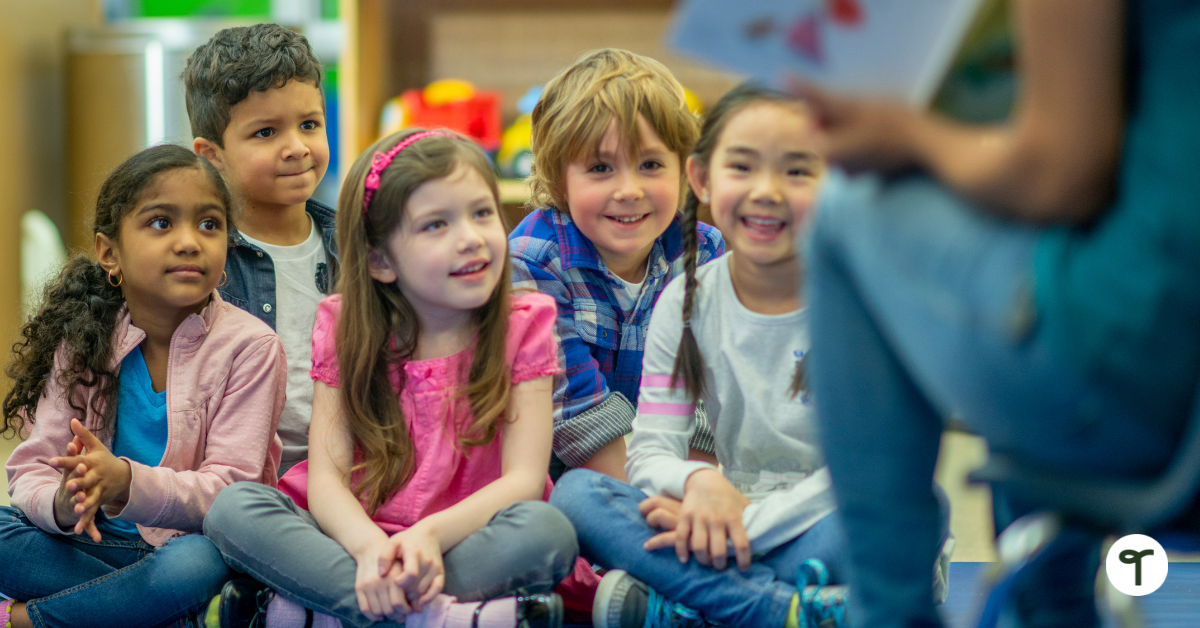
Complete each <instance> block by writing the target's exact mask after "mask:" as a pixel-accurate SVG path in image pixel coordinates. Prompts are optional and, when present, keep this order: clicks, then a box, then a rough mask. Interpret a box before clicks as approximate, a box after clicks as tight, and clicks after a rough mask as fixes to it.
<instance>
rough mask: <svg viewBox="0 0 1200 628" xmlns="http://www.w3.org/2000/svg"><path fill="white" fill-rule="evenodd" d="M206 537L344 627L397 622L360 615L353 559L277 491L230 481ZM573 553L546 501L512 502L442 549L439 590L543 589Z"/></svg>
mask: <svg viewBox="0 0 1200 628" xmlns="http://www.w3.org/2000/svg"><path fill="white" fill-rule="evenodd" d="M204 534H206V535H208V537H209V538H211V539H212V540H213V543H215V544H216V545H217V547H219V548H220V549H221V553H222V554H224V556H225V560H226V561H227V562H228V563H229V565H230V566H231V567H233V568H234V569H237V570H238V571H243V572H245V573H248V574H250V575H251V576H253V577H254V578H255V579H257V580H258V581H260V582H262V583H264V584H267V585H269V586H270V587H271V588H272V589H275V591H276V592H278V593H280V594H281V595H284V596H285V597H287V598H289V599H291V600H293V601H295V602H296V603H297V604H300V605H301V606H304V607H306V608H311V609H314V610H316V611H318V612H320V613H324V614H326V615H333V616H335V617H337V618H338V619H340V620H342V622H343V623H344V624H346V625H347V626H371V625H378V626H395V625H397V624H395V623H393V622H382V623H379V624H375V622H373V621H371V619H370V618H368V617H367V616H366V615H363V614H362V612H361V611H360V610H359V608H358V600H357V598H356V597H355V593H354V577H355V573H356V567H357V563H356V562H355V561H354V558H353V557H352V556H350V554H348V553H346V550H345V549H343V548H342V546H341V545H339V544H338V542H337V541H335V540H333V539H331V538H329V537H328V536H325V534H324V533H323V532H321V528H320V527H319V526H318V525H317V521H316V519H314V518H313V516H312V515H311V514H309V512H308V511H307V510H304V509H303V508H300V507H299V506H297V505H296V503H295V502H294V501H292V500H291V498H289V497H288V496H287V495H284V494H283V493H281V492H280V491H279V490H278V489H275V488H271V487H269V486H263V485H262V484H256V483H254V482H238V483H236V484H232V485H230V486H229V488H226V489H225V490H223V491H221V493H220V494H219V495H218V496H217V499H216V500H215V501H214V502H213V505H212V508H210V509H209V511H208V515H207V516H206V517H205V518H204ZM578 554H579V546H578V544H577V543H576V541H575V530H574V529H572V528H571V524H570V523H568V522H567V520H566V518H565V517H563V516H562V514H561V513H559V512H558V511H556V510H554V509H553V508H551V507H550V505H549V504H546V503H545V502H534V501H529V502H517V503H515V504H512V505H510V506H508V507H507V508H504V509H503V510H501V511H500V512H498V513H496V515H495V516H493V517H492V519H491V521H489V522H488V523H487V525H485V526H484V527H483V528H481V529H480V530H478V531H476V532H475V533H473V534H471V535H470V536H468V537H467V538H466V539H464V540H463V541H462V542H461V543H459V544H458V545H455V546H454V547H453V548H451V549H450V550H449V551H447V552H446V553H445V554H443V556H442V560H443V564H444V565H445V568H446V584H445V587H444V591H445V592H446V593H447V594H449V595H453V596H455V597H457V598H458V599H459V600H460V601H463V602H468V601H475V600H486V599H491V598H495V597H502V596H505V595H513V594H516V593H519V592H525V593H543V592H548V591H550V590H552V589H553V588H554V586H555V585H557V584H558V582H559V581H560V580H562V579H563V578H565V577H566V576H567V575H568V574H570V573H571V570H572V569H574V567H575V558H576V557H577V556H578Z"/></svg>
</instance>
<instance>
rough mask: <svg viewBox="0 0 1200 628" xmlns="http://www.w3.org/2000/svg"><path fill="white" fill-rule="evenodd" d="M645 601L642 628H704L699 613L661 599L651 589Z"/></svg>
mask: <svg viewBox="0 0 1200 628" xmlns="http://www.w3.org/2000/svg"><path fill="white" fill-rule="evenodd" d="M646 592H647V593H648V594H649V595H648V596H647V598H648V599H647V600H646V623H644V624H642V628H704V627H705V626H706V624H705V623H704V619H703V618H702V617H700V613H698V612H696V611H694V610H692V609H690V608H688V607H686V606H684V605H683V604H679V603H676V602H672V601H671V600H668V599H667V598H665V597H663V596H662V594H661V593H659V592H658V591H655V590H654V589H653V588H651V587H646Z"/></svg>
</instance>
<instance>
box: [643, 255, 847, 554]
mask: <svg viewBox="0 0 1200 628" xmlns="http://www.w3.org/2000/svg"><path fill="white" fill-rule="evenodd" d="M729 259H730V254H726V255H724V256H722V257H720V258H717V259H715V260H713V261H711V262H709V263H708V264H705V265H704V266H701V267H700V268H698V269H697V270H696V280H697V282H698V284H699V286H698V289H697V293H696V301H695V310H694V314H693V318H692V332H693V333H694V334H695V336H696V341H697V344H698V345H699V347H700V353H701V355H703V356H704V362H705V367H706V368H705V388H706V392H705V395H704V397H703V398H702V400H703V402H704V408H705V410H707V411H708V422H709V424H710V425H711V426H712V432H713V439H714V441H715V443H716V451H717V460H719V461H720V462H721V466H722V472H723V473H724V474H725V477H726V478H728V479H729V480H730V482H732V483H733V484H734V486H736V487H737V488H738V489H739V490H741V491H742V492H743V493H744V494H745V495H746V496H747V497H749V498H750V500H751V501H752V502H753V503H752V504H751V505H749V506H747V507H746V509H745V510H744V511H743V512H742V523H743V524H744V525H745V527H746V535H747V536H748V537H749V538H750V546H751V548H752V549H753V550H754V553H756V554H761V553H764V552H768V551H770V550H772V549H774V548H776V547H778V546H780V545H782V544H784V543H786V542H788V541H790V540H791V539H794V538H796V537H797V536H799V535H800V534H801V533H803V532H804V531H805V530H807V529H808V528H810V527H811V526H812V525H813V524H815V523H816V522H817V521H820V520H821V518H823V517H824V516H826V515H828V514H829V513H831V512H833V509H834V503H833V493H832V491H831V489H830V481H829V471H828V469H827V468H826V467H825V462H824V460H823V457H822V455H821V451H820V449H819V448H818V446H817V432H816V417H815V416H814V413H813V407H812V405H811V402H810V400H809V398H808V395H807V394H805V393H800V394H797V395H795V396H792V394H791V393H790V391H789V388H790V387H791V383H792V378H793V374H794V373H795V371H796V363H797V362H798V361H799V360H801V359H802V358H803V356H804V354H805V353H806V352H807V351H808V348H809V339H808V312H807V311H806V310H804V309H799V310H796V311H793V312H789V313H787V314H778V315H766V314H759V313H756V312H752V311H750V310H749V309H747V308H746V306H744V305H742V303H741V301H739V300H738V297H737V294H736V293H735V292H734V289H733V281H732V279H731V278H730V275H729ZM684 282H685V278H684V276H683V275H680V276H679V277H676V278H675V279H673V280H672V281H671V283H670V284H668V285H667V287H666V288H665V289H664V290H663V292H662V295H661V296H659V298H658V304H657V305H655V307H654V312H653V314H651V316H650V329H649V332H648V333H647V336H646V353H645V356H644V357H643V361H642V387H641V392H640V395H639V401H638V410H637V418H635V419H634V421H633V437H632V438H631V440H630V443H629V449H628V461H627V462H626V464H625V472H626V473H627V474H628V476H629V483H630V484H633V485H634V486H636V487H638V488H640V489H642V491H643V492H645V493H646V494H647V495H668V496H670V497H674V498H676V499H683V487H684V483H685V482H686V481H687V478H688V476H689V475H691V473H692V472H694V471H697V470H699V469H703V468H710V465H709V464H708V463H706V462H698V461H692V460H687V453H688V439H689V438H691V436H692V433H693V432H694V431H695V429H696V424H695V419H694V417H693V410H692V402H691V400H690V399H689V398H688V395H687V393H686V392H684V391H683V390H682V389H681V388H672V387H671V385H670V381H671V373H672V371H673V367H674V364H675V355H676V353H677V349H678V347H679V337H680V335H681V334H682V333H683V325H682V322H681V318H682V311H683V287H684Z"/></svg>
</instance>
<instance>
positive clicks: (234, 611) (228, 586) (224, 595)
mask: <svg viewBox="0 0 1200 628" xmlns="http://www.w3.org/2000/svg"><path fill="white" fill-rule="evenodd" d="M274 597H275V592H274V591H272V590H271V588H270V587H268V586H267V585H265V584H263V583H261V582H259V581H257V580H254V579H253V578H245V577H243V578H234V579H233V580H230V581H229V582H226V583H225V586H224V587H221V592H220V593H219V594H217V596H216V597H214V598H213V599H212V600H211V601H209V603H208V610H207V611H206V612H205V614H204V623H203V626H204V628H250V627H251V626H265V625H266V619H267V605H268V604H270V603H271V599H272V598H274Z"/></svg>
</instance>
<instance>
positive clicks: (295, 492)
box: [204, 130, 578, 627]
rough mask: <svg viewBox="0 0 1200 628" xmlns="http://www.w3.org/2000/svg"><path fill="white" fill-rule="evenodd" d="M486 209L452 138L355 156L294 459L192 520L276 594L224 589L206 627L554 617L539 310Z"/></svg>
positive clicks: (543, 335)
mask: <svg viewBox="0 0 1200 628" xmlns="http://www.w3.org/2000/svg"><path fill="white" fill-rule="evenodd" d="M498 210H499V195H498V193H497V189H496V181H495V178H494V177H493V175H492V171H491V167H490V165H489V163H488V161H487V159H486V157H485V156H484V154H483V152H482V151H480V150H479V148H478V147H476V146H475V145H474V144H472V143H471V142H469V141H467V140H464V139H463V138H461V137H459V136H457V135H455V134H452V133H449V132H445V131H412V130H409V131H403V132H401V133H398V134H395V135H392V136H389V137H387V138H385V139H382V140H380V141H379V142H377V143H376V144H375V145H374V146H372V147H371V148H370V149H368V150H367V151H366V152H365V153H363V154H362V155H361V156H360V157H359V158H358V160H357V161H356V162H355V164H354V167H353V168H352V169H351V171H350V175H349V177H348V178H347V180H346V183H345V184H344V186H343V188H342V194H341V198H340V202H339V207H338V250H339V251H340V252H341V255H342V259H341V264H342V268H341V271H340V279H339V285H338V287H337V294H335V295H333V296H330V297H328V298H326V299H325V300H324V301H322V302H321V304H320V306H319V308H318V311H317V322H316V327H315V329H314V330H313V358H312V360H313V366H312V371H311V374H312V378H313V380H314V385H315V389H314V397H313V416H312V424H311V427H310V432H309V459H308V461H306V462H303V463H300V464H298V465H296V467H294V468H293V469H292V470H291V471H289V472H288V473H287V474H286V475H285V476H284V477H283V479H282V480H281V481H280V486H279V490H276V489H271V488H268V487H259V486H255V485H251V484H248V483H247V484H245V485H244V486H236V487H233V489H235V490H231V491H229V492H228V494H227V495H223V498H222V499H220V500H218V502H217V503H216V504H214V505H213V508H212V510H211V511H210V513H209V515H208V518H207V519H206V520H205V526H204V529H205V533H206V534H207V535H208V536H209V537H210V538H211V539H212V540H213V542H214V543H215V544H216V545H217V547H218V548H219V549H220V550H221V552H222V553H223V554H224V556H225V558H226V561H227V562H228V563H229V564H230V566H232V567H233V568H235V569H238V570H240V571H244V572H246V573H248V574H250V575H251V576H252V577H253V578H255V579H256V580H258V581H259V582H262V583H265V584H266V586H267V587H269V589H270V590H272V591H274V593H275V595H274V597H273V598H271V595H270V593H264V591H263V590H260V589H258V588H256V587H255V586H254V585H251V584H247V582H248V581H241V582H237V583H234V584H231V585H230V586H229V587H227V589H226V591H225V592H223V593H222V596H221V597H219V598H217V599H216V600H215V601H214V604H213V607H212V608H213V611H215V614H216V615H218V616H219V618H220V625H221V626H228V625H238V624H239V623H241V622H245V623H248V622H249V621H251V620H252V619H254V618H255V616H256V615H258V614H261V612H263V608H264V607H265V613H266V617H265V619H266V623H267V625H268V626H288V625H295V626H297V627H300V626H306V625H312V626H318V627H320V626H336V625H339V623H338V622H339V621H340V622H341V623H344V624H346V625H352V626H368V625H373V624H376V623H377V622H381V623H383V624H392V625H395V623H405V624H406V625H407V626H410V627H413V626H450V627H455V626H464V627H466V626H474V625H478V626H481V627H487V626H497V627H498V626H506V627H507V626H557V625H559V624H560V623H561V615H562V610H561V609H562V605H561V600H560V599H559V598H558V596H556V595H554V594H552V593H549V592H550V590H551V589H552V588H553V587H554V585H555V584H557V583H558V581H559V580H561V579H562V578H563V577H565V576H566V575H567V574H569V573H570V572H571V570H572V568H573V566H574V563H575V558H576V555H577V553H578V546H577V543H576V540H575V531H574V529H573V528H572V527H571V524H570V523H569V522H568V521H567V520H566V518H565V517H564V516H563V515H562V514H560V513H559V512H558V511H557V510H555V509H554V508H552V507H551V506H549V505H547V504H546V503H544V502H543V501H540V500H541V498H543V497H545V495H547V494H548V491H549V488H548V487H549V485H548V478H547V475H546V468H547V466H548V465H549V460H550V443H551V431H552V429H551V426H552V420H551V381H552V376H553V375H555V374H556V373H558V372H559V371H560V368H559V365H558V359H557V349H556V344H555V343H556V340H555V337H554V333H553V329H554V321H555V308H554V301H553V300H552V299H551V298H550V297H548V296H545V295H541V294H523V295H510V294H509V285H510V283H509V273H510V271H509V261H508V249H507V241H506V237H505V229H504V224H503V223H502V221H501V218H500V214H499V211H498ZM500 596H509V597H506V598H504V599H500V600H497V599H494V598H497V597H500ZM514 596H515V597H514ZM267 599H270V603H269V604H266V603H265V602H266V600H267ZM456 600H457V601H456ZM481 600H492V601H490V602H484V603H482V604H481V603H479V602H478V601H481ZM468 601H470V602H471V603H467V602H468ZM314 611H315V613H314Z"/></svg>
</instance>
